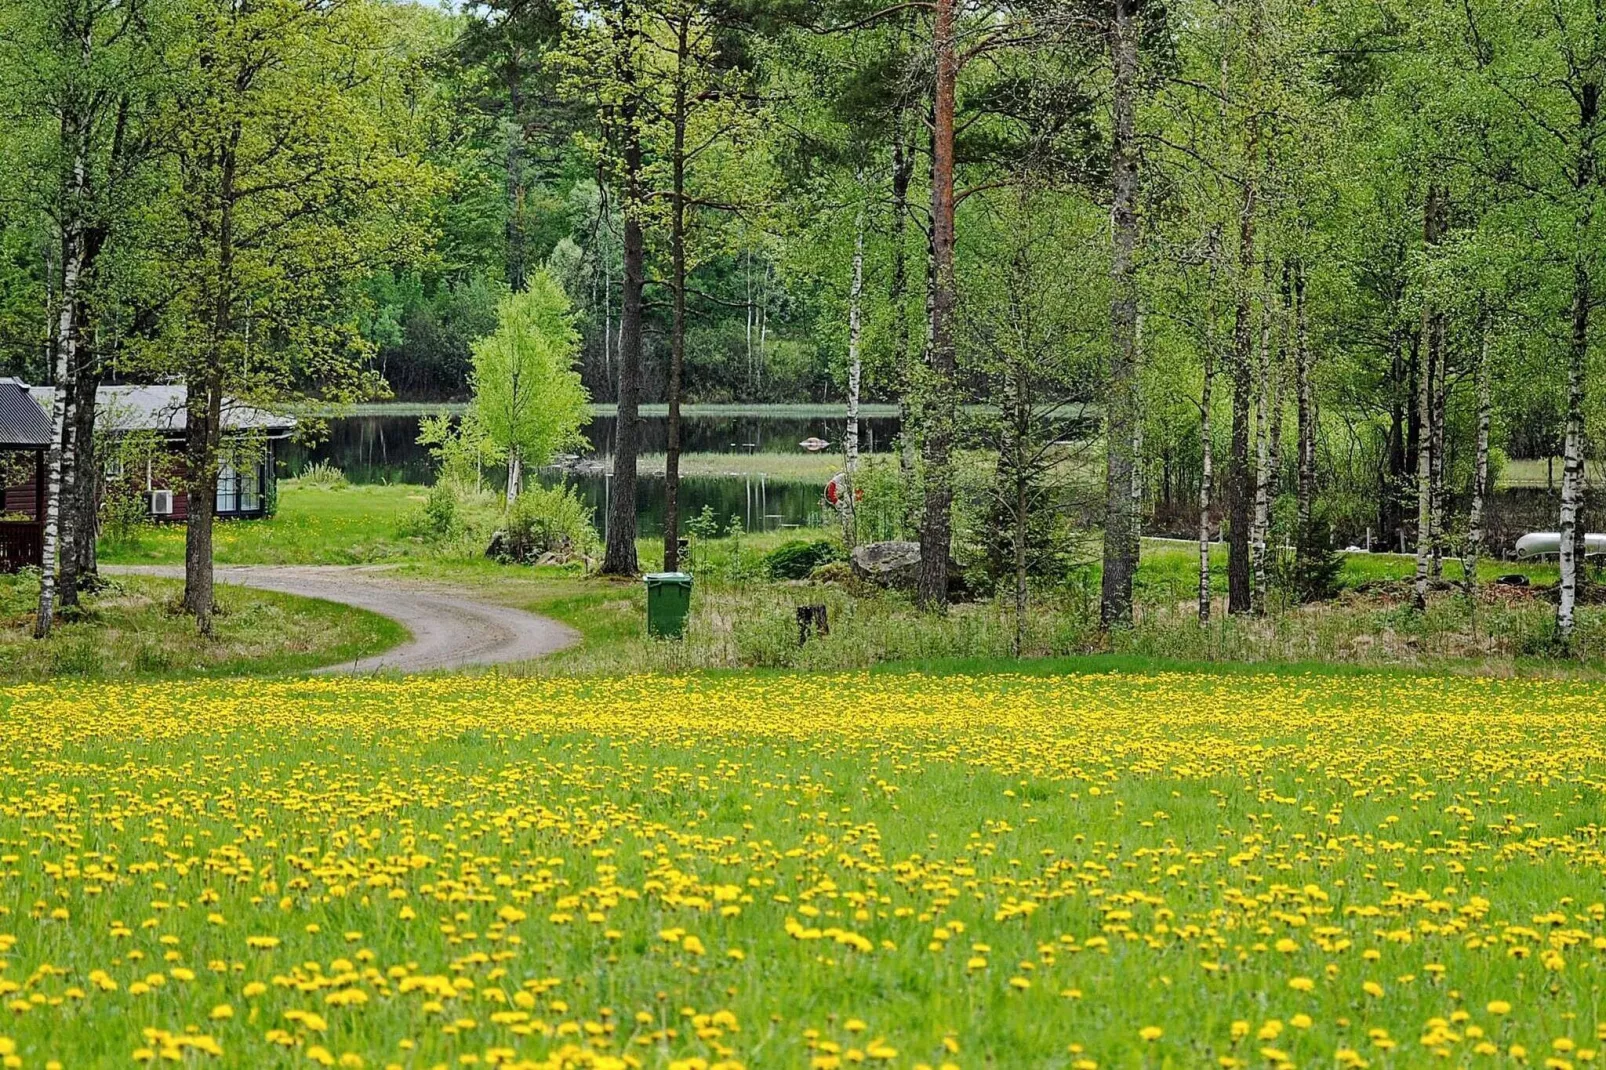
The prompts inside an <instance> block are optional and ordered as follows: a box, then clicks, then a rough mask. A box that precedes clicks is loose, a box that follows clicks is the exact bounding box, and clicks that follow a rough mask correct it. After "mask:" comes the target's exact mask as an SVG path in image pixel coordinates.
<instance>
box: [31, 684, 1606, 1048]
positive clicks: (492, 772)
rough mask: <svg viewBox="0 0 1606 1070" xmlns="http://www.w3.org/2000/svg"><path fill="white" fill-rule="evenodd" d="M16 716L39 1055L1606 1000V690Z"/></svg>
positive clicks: (1035, 1029)
mask: <svg viewBox="0 0 1606 1070" xmlns="http://www.w3.org/2000/svg"><path fill="white" fill-rule="evenodd" d="M0 709H3V714H4V715H3V717H0V741H3V749H0V753H3V755H4V757H3V758H0V777H3V779H4V783H5V785H6V789H5V793H4V796H3V801H0V952H3V954H4V958H5V964H4V970H3V972H0V999H3V1000H4V1002H5V1004H6V1005H7V1006H8V1008H9V1011H8V1013H7V1014H6V1016H5V1019H4V1021H3V1023H0V1033H3V1034H4V1036H5V1038H6V1039H5V1040H3V1041H0V1052H10V1053H12V1054H13V1055H14V1057H15V1059H18V1060H20V1062H17V1063H16V1064H15V1065H21V1066H25V1067H43V1066H46V1065H47V1062H48V1061H49V1060H52V1059H54V1060H56V1061H57V1062H58V1063H59V1064H60V1065H62V1066H69V1067H85V1066H120V1065H129V1064H130V1063H131V1061H132V1060H146V1061H149V1060H167V1059H171V1060H175V1061H177V1060H182V1061H184V1062H186V1063H187V1064H190V1065H219V1066H250V1067H273V1066H284V1067H291V1066H307V1065H318V1064H322V1065H340V1066H349V1067H357V1066H368V1067H385V1066H399V1067H407V1068H413V1067H436V1066H463V1065H520V1066H536V1067H582V1066H584V1067H625V1066H643V1067H676V1068H682V1070H684V1068H692V1067H713V1066H723V1067H734V1066H746V1067H809V1066H812V1067H820V1068H830V1067H837V1066H844V1065H848V1064H858V1063H861V1062H867V1063H868V1064H870V1065H878V1066H889V1067H908V1068H914V1067H917V1066H920V1065H926V1066H930V1067H938V1066H941V1065H944V1064H949V1065H953V1066H959V1067H976V1068H982V1067H1000V1068H1004V1067H1023V1068H1024V1067H1033V1068H1037V1067H1079V1068H1086V1067H1093V1066H1098V1067H1162V1066H1165V1067H1196V1066H1207V1065H1208V1066H1221V1067H1238V1066H1256V1067H1261V1066H1296V1065H1297V1066H1309V1065H1338V1066H1362V1065H1371V1066H1374V1067H1404V1066H1418V1065H1426V1064H1429V1063H1432V1064H1437V1063H1438V1062H1439V1061H1440V1060H1444V1061H1445V1063H1446V1065H1517V1064H1522V1063H1527V1064H1530V1065H1546V1066H1550V1067H1556V1068H1558V1070H1560V1068H1564V1067H1570V1066H1573V1065H1575V1064H1581V1063H1583V1062H1586V1061H1590V1060H1593V1059H1594V1058H1595V1053H1596V1052H1597V1051H1598V1050H1600V1047H1599V1046H1600V1044H1601V1040H1600V1037H1601V1035H1602V1031H1603V1029H1606V1008H1603V1005H1602V996H1601V992H1602V970H1603V966H1606V905H1603V904H1602V900H1603V899H1606V895H1603V892H1602V880H1601V875H1602V869H1603V867H1606V852H1603V850H1602V846H1603V845H1602V825H1601V822H1600V813H1601V801H1602V799H1601V793H1602V788H1603V785H1606V713H1603V711H1606V689H1603V688H1602V687H1601V686H1600V685H1595V684H1585V683H1555V682H1542V683H1541V682H1533V681H1492V680H1474V679H1453V678H1446V679H1432V678H1414V677H1407V676H1397V675H1382V674H1364V675H1350V676H1320V675H1302V674H1284V675H1245V674H1231V675H1191V674H1181V673H1170V674H1157V675H1122V674H1119V673H1104V674H1095V675H1082V676H1052V675H1047V676H1018V675H1016V676H1010V675H1003V676H991V675H981V676H941V677H939V676H924V677H923V676H914V675H906V674H876V675H871V676H864V675H848V676H828V675H814V676H788V675H765V674H758V675H751V674H749V675H723V676H721V675H716V676H704V677H692V678H646V677H626V678H611V679H602V678H587V679H570V680H536V679H523V680H514V679H507V678H494V677H477V678H464V677H453V676H443V677H432V678H420V679H414V680H410V681H408V682H406V683H405V684H402V683H398V682H387V681H376V680H349V679H328V680H320V681H291V680H284V681H267V682H264V681H260V680H257V681H236V682H221V681H213V682H207V681H192V682H186V683H164V684H161V685H149V684H131V683H129V684H118V685H59V686H29V687H18V688H13V689H11V690H8V691H4V692H0ZM1485 1057H1486V1058H1485ZM1547 1060H1555V1061H1551V1062H1547Z"/></svg>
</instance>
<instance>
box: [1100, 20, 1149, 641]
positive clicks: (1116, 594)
mask: <svg viewBox="0 0 1606 1070" xmlns="http://www.w3.org/2000/svg"><path fill="white" fill-rule="evenodd" d="M1135 7H1136V4H1135V2H1134V0H1115V4H1114V18H1113V22H1112V25H1111V28H1110V53H1111V58H1112V60H1113V63H1114V68H1115V83H1114V86H1113V89H1112V92H1111V100H1110V111H1111V139H1112V140H1111V146H1110V149H1111V151H1110V167H1111V175H1110V182H1111V188H1112V190H1113V192H1114V196H1113V199H1112V202H1111V209H1110V215H1111V223H1112V226H1113V230H1114V236H1115V250H1114V256H1113V258H1112V260H1111V265H1110V282H1111V298H1110V337H1111V348H1110V374H1109V383H1108V387H1107V389H1106V392H1105V413H1106V415H1105V428H1104V430H1105V435H1104V439H1105V477H1104V478H1105V483H1104V487H1105V496H1104V501H1105V513H1104V575H1103V582H1102V587H1101V590H1100V597H1099V623H1100V625H1101V626H1102V627H1104V628H1106V629H1107V628H1112V627H1123V626H1126V625H1130V624H1131V623H1132V584H1133V580H1134V578H1135V577H1136V575H1137V570H1138V552H1139V550H1138V547H1139V544H1138V540H1137V538H1136V537H1135V534H1136V530H1137V517H1136V516H1134V515H1133V503H1132V486H1133V483H1134V481H1135V480H1136V479H1137V473H1138V456H1137V451H1136V450H1135V449H1134V448H1133V447H1134V444H1135V442H1136V441H1137V434H1138V423H1139V419H1140V417H1141V415H1142V413H1141V411H1140V403H1139V400H1138V272H1137V245H1138V214H1137V198H1138V139H1137V92H1138V84H1137V82H1138V39H1137V25H1136V18H1135V12H1134V9H1135Z"/></svg>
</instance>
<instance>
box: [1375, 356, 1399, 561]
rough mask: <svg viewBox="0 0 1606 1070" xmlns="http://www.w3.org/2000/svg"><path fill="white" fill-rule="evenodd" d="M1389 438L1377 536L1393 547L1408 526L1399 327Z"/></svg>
mask: <svg viewBox="0 0 1606 1070" xmlns="http://www.w3.org/2000/svg"><path fill="white" fill-rule="evenodd" d="M1389 353H1390V360H1389V437H1388V447H1387V448H1388V457H1387V465H1386V467H1385V468H1384V469H1383V471H1382V472H1380V473H1379V474H1378V485H1377V534H1378V538H1379V539H1380V540H1382V541H1383V543H1384V544H1386V545H1389V546H1392V545H1393V543H1394V532H1395V531H1396V530H1398V529H1399V528H1400V526H1401V525H1402V524H1404V522H1405V520H1404V517H1403V516H1401V514H1400V495H1401V494H1403V493H1404V486H1405V482H1404V480H1405V456H1406V453H1405V421H1406V415H1405V411H1406V405H1405V403H1404V401H1402V397H1403V396H1404V395H1405V393H1406V373H1405V352H1404V341H1403V339H1402V338H1401V333H1400V330H1399V328H1398V327H1396V328H1395V329H1394V330H1392V331H1390V332H1389Z"/></svg>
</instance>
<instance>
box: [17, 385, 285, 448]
mask: <svg viewBox="0 0 1606 1070" xmlns="http://www.w3.org/2000/svg"><path fill="white" fill-rule="evenodd" d="M29 392H30V393H31V394H32V395H33V397H34V400H36V401H37V402H38V404H39V407H41V408H43V409H45V410H47V411H48V410H49V408H50V406H51V404H52V402H53V401H54V400H55V393H56V392H55V390H53V389H52V388H50V387H48V386H36V387H32V388H30V390H29ZM187 397H188V392H187V391H186V390H185V388H184V386H183V385H182V384H172V383H164V384H156V385H152V386H131V385H126V384H119V385H116V386H102V387H101V388H100V390H99V391H97V392H96V394H95V407H96V417H95V419H96V424H97V426H98V427H100V428H102V429H104V430H105V431H108V432H110V433H112V434H117V433H126V432H129V431H154V432H155V433H157V434H159V435H164V436H167V437H170V438H176V437H179V436H182V435H183V434H184V428H185V412H184V402H185V400H186V398H187ZM295 426H296V421H295V418H294V417H292V416H281V415H279V414H278V413H273V412H268V411H267V410H266V409H259V408H256V407H255V406H252V405H246V404H244V403H242V402H240V401H237V400H235V399H234V398H229V397H225V398H224V399H223V430H224V431H226V432H227V431H236V432H238V431H259V432H261V433H262V434H264V435H266V436H267V437H269V438H284V437H285V436H287V435H289V434H290V432H291V431H293V430H295ZM46 427H47V431H48V423H47V425H46Z"/></svg>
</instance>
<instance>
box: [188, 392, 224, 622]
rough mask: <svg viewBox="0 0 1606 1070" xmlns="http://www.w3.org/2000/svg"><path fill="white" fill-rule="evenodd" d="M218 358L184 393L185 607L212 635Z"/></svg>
mask: <svg viewBox="0 0 1606 1070" xmlns="http://www.w3.org/2000/svg"><path fill="white" fill-rule="evenodd" d="M222 402H223V373H222V363H221V360H218V361H215V362H214V364H213V369H212V370H210V371H208V372H207V374H206V375H204V376H203V377H201V379H200V381H199V382H196V381H194V380H193V379H192V380H191V381H190V382H189V383H188V384H187V390H186V394H185V412H184V420H185V430H184V489H185V491H186V492H187V495H188V500H189V516H188V519H187V521H186V523H185V525H184V608H185V610H186V611H188V612H189V613H190V615H191V616H193V617H194V618H195V623H196V626H197V627H199V628H200V630H201V634H202V635H211V634H212V611H213V608H214V601H215V592H214V586H213V575H212V518H213V516H214V514H215V513H216V510H217V479H218V456H217V454H218V445H219V442H220V440H221V423H222V408H223V404H222Z"/></svg>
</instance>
